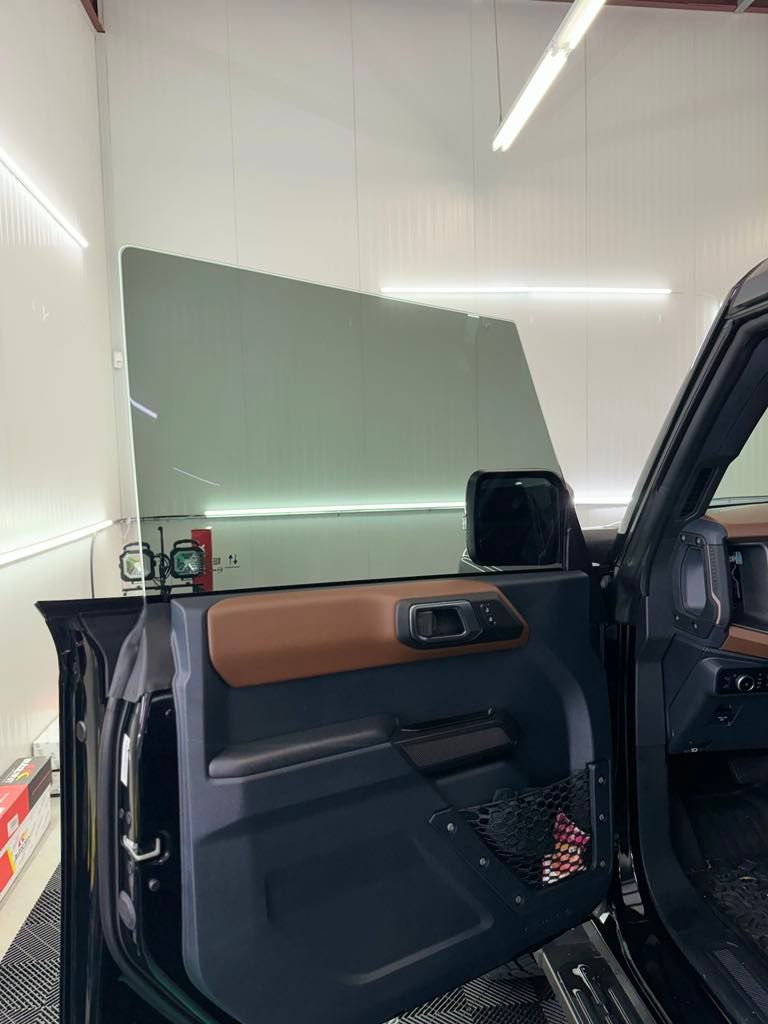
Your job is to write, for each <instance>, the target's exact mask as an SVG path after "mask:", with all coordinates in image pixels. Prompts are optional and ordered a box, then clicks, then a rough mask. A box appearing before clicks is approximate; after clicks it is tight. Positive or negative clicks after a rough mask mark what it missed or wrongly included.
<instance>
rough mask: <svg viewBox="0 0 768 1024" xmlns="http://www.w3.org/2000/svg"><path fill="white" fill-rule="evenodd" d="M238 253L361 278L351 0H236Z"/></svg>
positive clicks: (332, 277) (232, 7)
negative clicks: (358, 253)
mask: <svg viewBox="0 0 768 1024" xmlns="http://www.w3.org/2000/svg"><path fill="white" fill-rule="evenodd" d="M228 11H229V19H228V38H229V43H230V50H229V67H230V73H231V91H232V133H233V141H232V147H233V156H234V163H233V187H234V190H235V201H236V206H235V209H236V215H237V216H236V220H237V259H238V262H239V263H241V264H242V265H243V266H250V267H262V266H268V267H269V268H270V270H272V271H274V272H275V273H278V274H286V275H289V276H291V277H301V278H316V277H317V276H318V269H319V267H320V265H322V267H323V270H322V279H323V281H324V282H325V283H327V284H337V285H342V286H347V287H348V286H349V285H350V283H353V282H354V283H355V284H357V268H358V260H357V203H356V194H355V135H354V97H353V89H352V86H353V71H352V51H351V46H350V40H351V38H352V22H351V11H350V2H349V0H323V2H322V3H317V0H289V2H288V3H274V2H273V0H256V2H254V0H230V2H229V4H228Z"/></svg>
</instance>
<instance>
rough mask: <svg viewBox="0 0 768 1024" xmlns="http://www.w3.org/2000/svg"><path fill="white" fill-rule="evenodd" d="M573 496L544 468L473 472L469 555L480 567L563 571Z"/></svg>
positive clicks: (469, 488)
mask: <svg viewBox="0 0 768 1024" xmlns="http://www.w3.org/2000/svg"><path fill="white" fill-rule="evenodd" d="M570 505H571V496H570V492H569V491H568V488H567V487H566V485H565V483H564V482H563V481H562V480H561V479H560V477H559V476H558V475H557V474H556V473H552V472H549V471H548V470H543V469H530V470H520V471H519V472H518V471H515V470H508V471H506V470H505V471H498V472H492V473H485V472H482V471H478V472H477V473H473V474H472V476H471V477H470V478H469V482H468V483H467V554H468V555H469V557H470V558H471V560H472V561H473V562H474V563H475V564H476V565H482V566H498V567H499V568H502V567H503V568H506V567H510V566H558V565H562V564H563V563H564V559H565V537H566V528H567V522H568V513H569V508H570Z"/></svg>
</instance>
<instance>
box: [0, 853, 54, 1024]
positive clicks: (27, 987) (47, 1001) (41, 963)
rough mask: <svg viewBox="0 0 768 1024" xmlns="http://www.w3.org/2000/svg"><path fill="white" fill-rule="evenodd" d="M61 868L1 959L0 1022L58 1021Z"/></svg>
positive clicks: (37, 1023) (31, 1023)
mask: <svg viewBox="0 0 768 1024" xmlns="http://www.w3.org/2000/svg"><path fill="white" fill-rule="evenodd" d="M60 870H61V869H60V868H56V870H55V871H54V873H53V875H52V876H51V880H50V881H49V882H48V884H47V885H46V887H45V889H44V890H43V892H42V895H41V896H40V898H39V899H38V901H37V903H35V905H34V907H33V908H32V910H31V911H30V914H29V916H28V917H27V920H26V921H25V922H24V924H23V925H22V926H21V928H20V929H19V932H18V934H17V935H16V938H15V939H14V940H13V942H12V943H11V945H10V947H9V949H8V952H7V953H6V954H5V956H4V957H3V959H2V960H0V1024H59V944H60V927H61V925H60V914H61V909H60V908H61V874H60Z"/></svg>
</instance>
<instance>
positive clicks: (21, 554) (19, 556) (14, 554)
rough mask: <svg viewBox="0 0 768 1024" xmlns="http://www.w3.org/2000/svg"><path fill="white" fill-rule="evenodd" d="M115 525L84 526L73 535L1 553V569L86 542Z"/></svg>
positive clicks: (73, 532)
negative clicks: (77, 542)
mask: <svg viewBox="0 0 768 1024" xmlns="http://www.w3.org/2000/svg"><path fill="white" fill-rule="evenodd" d="M113 525H114V523H113V521H112V520H111V519H104V520H103V521H102V522H100V523H94V525H93V526H83V527H82V528H81V529H79V530H72V532H71V533H62V534H60V535H59V536H58V537H49V538H48V540H41V541H38V542H37V543H36V544H27V545H26V546H25V547H23V548H12V549H11V550H10V551H0V567H2V566H4V565H11V564H12V563H13V562H21V561H22V560H23V559H25V558H32V557H33V556H34V555H42V554H44V552H46V551H53V550H54V549H55V548H61V547H64V545H65V544H72V543H74V541H76V540H85V538H86V537H92V536H93V534H95V533H100V532H101V531H102V530H107V529H109V527H110V526H113Z"/></svg>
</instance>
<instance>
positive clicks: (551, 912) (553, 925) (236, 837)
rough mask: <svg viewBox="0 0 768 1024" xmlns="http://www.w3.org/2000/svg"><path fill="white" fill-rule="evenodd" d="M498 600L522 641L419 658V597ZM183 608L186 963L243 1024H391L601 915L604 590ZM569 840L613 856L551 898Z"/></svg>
mask: <svg viewBox="0 0 768 1024" xmlns="http://www.w3.org/2000/svg"><path fill="white" fill-rule="evenodd" d="M494 588H498V592H499V594H500V596H501V599H502V600H503V601H504V602H505V604H508V605H509V606H510V607H511V608H512V609H513V610H514V612H515V613H516V614H517V615H518V617H519V618H520V620H521V621H522V624H523V628H522V629H521V631H520V634H519V636H518V637H517V638H516V639H515V640H514V642H509V643H508V644H506V645H500V644H498V643H493V644H485V645H484V644H483V643H477V644H474V645H472V646H467V647H465V648H461V647H460V646H455V647H452V648H450V649H443V650H439V651H438V650H429V651H426V652H424V651H421V650H412V649H411V648H409V647H408V646H406V645H403V644H401V643H399V642H398V640H397V637H396V635H395V628H394V626H395V606H396V604H397V602H398V601H399V600H401V599H403V596H404V595H405V596H406V597H407V598H413V599H416V598H419V597H425V598H430V599H434V598H435V597H436V596H439V595H453V596H456V595H461V594H462V593H464V592H465V591H466V592H467V593H468V594H470V595H471V594H478V593H481V592H484V591H485V592H487V591H489V590H491V591H492V590H493V589H494ZM353 591H357V592H358V593H357V594H352V592H353ZM436 591H437V594H436ZM227 606H229V607H227ZM171 607H172V614H171V624H172V625H171V629H172V641H173V650H174V658H175V661H176V672H175V677H174V683H173V692H174V701H175V705H176V713H177V717H178V733H179V776H180V792H181V812H180V826H181V851H180V855H181V862H182V928H183V953H184V962H185V967H186V970H187V972H188V974H189V976H190V978H191V979H192V981H193V982H194V984H195V985H196V986H197V987H198V988H199V989H200V990H201V991H202V992H203V993H204V994H205V995H206V996H207V997H208V998H209V999H210V1000H211V1001H212V1002H213V1003H214V1004H216V1005H217V1006H219V1007H221V1008H222V1009H223V1010H225V1011H226V1012H227V1013H229V1014H231V1016H232V1017H234V1018H235V1019H236V1020H238V1021H241V1022H242V1024H255V1022H256V1021H262V1020H268V1021H270V1024H283V1022H286V1024H287V1022H289V1021H290V1022H291V1024H292V1022H294V1021H296V1020H298V1019H301V1018H302V1017H311V1019H312V1020H314V1021H318V1022H320V1024H326V1022H327V1024H331V1022H333V1024H345V1022H353V1021H370V1022H371V1024H374V1022H376V1021H383V1020H385V1019H387V1018H388V1017H392V1016H394V1015H395V1014H396V1013H398V1012H402V1011H404V1010H407V1009H409V1008H410V1007H413V1006H416V1005H418V1004H420V1003H422V1002H424V1001H426V1000H428V999H431V998H433V997H435V996H437V995H439V994H440V993H442V992H444V991H447V990H449V989H452V988H454V987H456V985H458V984H460V983H462V982H463V981H466V980H469V979H471V978H472V977H475V976H477V975H478V974H480V973H483V972H484V971H487V970H489V969H491V968H493V967H494V966H497V965H499V964H501V963H503V962H504V961H506V960H508V959H510V958H511V957H512V956H515V955H518V954H520V953H522V952H525V951H527V950H528V949H531V948H533V947H535V946H537V945H539V944H540V943H541V942H543V941H545V940H546V939H547V938H549V937H551V936H553V935H555V934H558V933H560V932H561V931H563V930H565V929H566V928H568V927H570V926H572V925H573V924H575V923H577V922H578V921H580V920H583V919H584V918H585V917H586V916H587V915H588V914H589V913H590V911H591V910H592V909H593V908H594V906H595V905H596V904H597V903H598V902H599V900H600V898H601V897H602V895H603V893H604V891H605V888H606V885H607V878H608V876H609V872H610V848H611V841H610V836H611V826H610V801H609V785H608V780H609V774H608V771H607V765H606V762H607V760H608V758H609V755H610V751H609V744H610V736H609V716H608V701H607V692H606V683H605V679H604V675H603V671H602V666H601V665H600V662H599V660H598V658H597V657H596V655H595V653H594V651H593V649H592V647H591V645H590V631H589V581H588V579H587V577H586V576H584V575H583V574H581V573H577V572H562V571H553V572H536V573H521V574H504V575H499V576H484V577H482V578H481V579H478V578H474V579H472V580H468V579H467V578H466V577H462V578H461V579H458V580H445V579H444V580H440V581H434V580H424V581H411V582H407V583H402V584H370V585H366V586H363V587H348V588H345V587H343V586H342V587H333V588H302V589H300V590H285V591H272V592H269V593H263V594H253V595H246V596H243V597H236V598H231V597H227V596H215V597H213V596H210V597H209V596H206V597H202V596H201V597H193V598H187V599H184V600H181V601H174V602H172V606H171ZM372 607H375V608H376V609H377V610H376V611H375V613H372V612H371V608H372ZM331 609H335V611H331ZM281 615H282V619H281ZM335 616H338V619H336V618H335ZM222 622H224V623H225V624H226V625H225V627H224V628H223V627H222ZM281 622H282V623H283V624H282V625H281ZM382 630H383V633H382ZM377 645H378V646H377ZM265 650H266V651H267V652H268V654H267V656H266V657H265V653H264V652H265ZM372 650H373V652H374V653H371V651H372ZM448 654H450V655H452V656H446V655H448ZM372 661H373V662H377V663H375V664H373V663H371V662H372ZM214 666H216V667H214ZM217 668H218V669H219V670H220V671H217ZM329 668H330V669H331V671H328V669H329ZM310 672H313V674H312V675H310V674H309V673H310ZM221 673H224V674H225V675H227V676H228V677H229V679H227V678H224V677H223V676H222V674H221ZM301 674H303V678H298V677H297V676H299V675H301ZM233 680H234V683H235V685H232V683H233ZM272 680H274V681H272ZM249 684H250V685H249ZM562 780H571V781H566V782H563V781H562ZM577 791H578V795H579V800H581V801H582V803H581V804H580V805H579V808H580V819H579V820H580V822H581V824H580V825H579V826H578V828H577V827H576V825H577V824H578V823H574V821H572V820H571V815H573V817H574V818H575V817H578V816H579V815H577V813H576V804H575V803H574V804H573V807H571V803H570V802H572V801H575V800H576V796H575V795H574V794H577ZM494 797H496V798H497V802H496V803H494ZM584 801H586V803H584ZM489 804H490V805H491V806H490V809H489V807H488V805H489ZM472 808H479V809H478V810H474V811H473V810H469V809H472ZM510 809H511V810H512V814H511V817H510V816H509V815H507V817H506V818H503V814H507V811H509V810H510ZM500 814H501V815H502V817H501V818H500V817H498V816H499V815H500ZM494 816H496V817H494ZM555 819H557V820H558V821H559V822H561V824H563V825H564V826H572V831H571V833H570V839H571V841H572V842H575V843H577V844H578V843H579V842H585V843H586V836H590V837H591V841H590V842H589V843H588V845H586V846H584V847H583V848H582V849H581V851H580V852H579V853H578V854H577V855H574V863H576V864H577V866H578V867H579V869H578V870H575V869H574V873H572V874H570V875H569V876H568V877H567V878H565V880H563V881H557V882H556V883H555V884H544V881H543V879H544V875H545V874H546V864H545V861H546V860H547V858H549V859H551V856H552V853H553V851H554V846H555V841H556V837H555V835H554V834H553V824H552V823H553V821H555ZM587 819H588V820H587ZM499 825H501V829H499ZM505 828H506V830H507V832H510V834H509V835H506V836H505V835H504V830H505ZM573 829H575V832H574V831H573ZM574 835H575V837H576V838H575V839H574ZM561 838H562V836H561ZM505 844H506V845H505ZM579 858H580V859H579ZM550 880H551V879H550Z"/></svg>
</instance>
